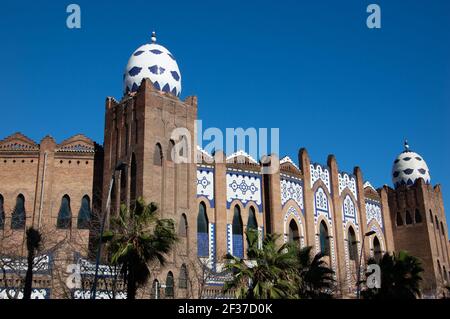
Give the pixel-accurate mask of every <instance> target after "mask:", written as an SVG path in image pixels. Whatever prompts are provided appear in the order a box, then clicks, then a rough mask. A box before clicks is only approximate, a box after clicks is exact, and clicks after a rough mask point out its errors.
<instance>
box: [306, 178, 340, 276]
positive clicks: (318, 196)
mask: <svg viewBox="0 0 450 319" xmlns="http://www.w3.org/2000/svg"><path fill="white" fill-rule="evenodd" d="M312 185H313V184H312ZM313 200H314V232H315V234H316V252H317V253H319V252H320V242H319V235H318V234H319V225H318V221H319V217H320V216H324V217H325V219H326V220H327V221H328V225H327V227H328V234H329V236H330V250H331V267H332V268H333V270H336V267H337V266H336V254H335V244H334V235H333V233H334V232H333V228H334V225H333V219H332V216H331V212H330V203H329V201H328V196H327V195H326V193H325V191H324V190H323V188H322V187H319V188H317V190H316V192H315V194H314V199H313ZM334 276H336V275H334Z"/></svg>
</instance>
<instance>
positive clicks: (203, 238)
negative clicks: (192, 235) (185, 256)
mask: <svg viewBox="0 0 450 319" xmlns="http://www.w3.org/2000/svg"><path fill="white" fill-rule="evenodd" d="M197 255H198V257H201V258H205V259H206V258H209V234H208V233H200V232H197Z"/></svg>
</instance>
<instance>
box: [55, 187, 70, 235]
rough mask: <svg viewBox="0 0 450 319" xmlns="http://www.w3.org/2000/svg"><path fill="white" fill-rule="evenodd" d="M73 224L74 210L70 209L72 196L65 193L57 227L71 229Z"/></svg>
mask: <svg viewBox="0 0 450 319" xmlns="http://www.w3.org/2000/svg"><path fill="white" fill-rule="evenodd" d="M71 226H72V210H71V209H70V197H69V195H67V194H66V195H64V196H63V197H62V198H61V206H60V207H59V212H58V218H57V220H56V227H57V228H58V229H69V228H70V227H71Z"/></svg>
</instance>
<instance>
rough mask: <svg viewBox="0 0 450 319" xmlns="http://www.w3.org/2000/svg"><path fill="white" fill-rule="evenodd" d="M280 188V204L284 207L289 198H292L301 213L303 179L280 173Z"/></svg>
mask: <svg viewBox="0 0 450 319" xmlns="http://www.w3.org/2000/svg"><path fill="white" fill-rule="evenodd" d="M280 176H281V179H280V190H281V205H282V207H284V206H285V205H286V203H287V202H288V201H289V200H291V199H292V200H294V201H295V202H296V203H297V205H298V206H299V207H300V208H301V210H302V213H303V209H304V208H303V181H302V180H301V179H299V178H295V177H292V176H289V175H285V174H281V175H280Z"/></svg>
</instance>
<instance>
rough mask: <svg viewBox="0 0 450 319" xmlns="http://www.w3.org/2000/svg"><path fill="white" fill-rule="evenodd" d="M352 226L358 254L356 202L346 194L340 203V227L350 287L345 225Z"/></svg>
mask: <svg viewBox="0 0 450 319" xmlns="http://www.w3.org/2000/svg"><path fill="white" fill-rule="evenodd" d="M350 225H351V226H352V227H353V229H354V231H355V235H356V240H357V242H358V244H357V251H358V256H359V255H360V253H361V244H360V241H361V240H360V237H361V236H360V234H359V220H358V209H357V207H356V204H355V203H354V202H353V199H352V198H351V197H350V195H346V196H345V198H344V201H343V203H342V228H343V232H344V255H345V270H346V275H347V285H348V287H352V285H353V282H352V276H351V275H352V273H351V269H350V255H349V251H348V237H347V235H348V232H347V227H348V226H350Z"/></svg>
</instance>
